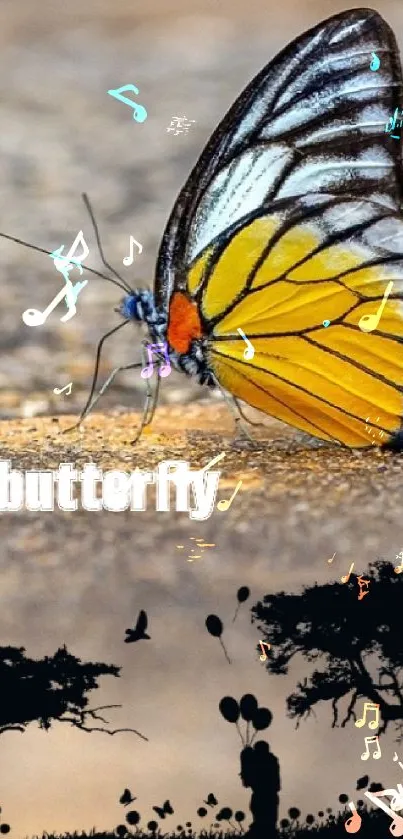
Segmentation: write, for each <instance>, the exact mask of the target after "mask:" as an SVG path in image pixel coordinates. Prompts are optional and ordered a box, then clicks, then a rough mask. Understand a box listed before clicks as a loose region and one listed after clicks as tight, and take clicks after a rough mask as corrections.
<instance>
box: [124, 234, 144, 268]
mask: <svg viewBox="0 0 403 839" xmlns="http://www.w3.org/2000/svg"><path fill="white" fill-rule="evenodd" d="M133 244H135V245H137V247H138V249H139V254H140V253H141V252H142V250H143V245H140V242H137V241H136V239H133V236H130V242H129V246H130V254H129V256H124V257H123V260H122V262H123V265H131V264H132V262H133Z"/></svg>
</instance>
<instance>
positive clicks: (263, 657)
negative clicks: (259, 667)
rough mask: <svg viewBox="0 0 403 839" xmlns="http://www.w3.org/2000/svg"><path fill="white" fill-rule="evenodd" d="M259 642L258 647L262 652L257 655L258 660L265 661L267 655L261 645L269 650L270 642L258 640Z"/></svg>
mask: <svg viewBox="0 0 403 839" xmlns="http://www.w3.org/2000/svg"><path fill="white" fill-rule="evenodd" d="M259 644H260V649H261V650H262V653H263V655H260V656H259V658H260V661H266V658H267V655H266V653H265V651H264V649H263V647H267V649H268V650H270V644H267V643H266V641H259Z"/></svg>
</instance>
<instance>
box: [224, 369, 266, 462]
mask: <svg viewBox="0 0 403 839" xmlns="http://www.w3.org/2000/svg"><path fill="white" fill-rule="evenodd" d="M214 381H215V383H216V385H217V387H218V388H219V390H220V391H221V393H222V395H223V398H224V399H225V401H226V403H227V405H228V407H229V409H230V411H231V413H232V415H233V417H234V419H235V429H236V433H235V438H234V440H233V445H234V446H235V447H236V446H237V444H241V446H242V447H243V446H245V444H247V446H249V447H250V445H251V444H252V446H257V442H256V440H254V439H253V437H251V436H250V434H249V431H248V430H247V428H246V426H245V425H244V423H243V422H242V419H241V417H242V416H243V414H242V411H241V410H240V408H239V405H238V402H237V400H236V398H235V397H234V396H231V397H230V396H228V394H227V393H226V392H225V390H223V388H222V387H221V385H220V383H219V381H218V380H217V379H216V377H215V376H214ZM234 403H235V407H234ZM239 414H241V416H239ZM244 419H246V417H244ZM252 425H254V423H252Z"/></svg>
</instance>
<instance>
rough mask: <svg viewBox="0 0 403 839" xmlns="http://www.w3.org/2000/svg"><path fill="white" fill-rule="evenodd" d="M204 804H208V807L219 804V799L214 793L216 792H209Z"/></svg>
mask: <svg viewBox="0 0 403 839" xmlns="http://www.w3.org/2000/svg"><path fill="white" fill-rule="evenodd" d="M203 804H207V806H208V807H215V806H216V804H218V801H217V799H216V797H215V795H214V793H212V792H209V794H208V796H207V801H203Z"/></svg>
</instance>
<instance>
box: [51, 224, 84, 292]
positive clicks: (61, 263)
mask: <svg viewBox="0 0 403 839" xmlns="http://www.w3.org/2000/svg"><path fill="white" fill-rule="evenodd" d="M79 244H80V245H81V247H82V249H83V252H82V253H81V254H80V256H79V257H74V259H72V256H73V253H75V251H76V249H77V247H78V245H79ZM62 250H64V245H60V248H58V249H57V250H55V251H53V253H51V254H50V256H51V257H52V259H53V261H54V263H55V268H56V269H57V271H60V273H61V274H63V276H64V279H65V280H66V282H67V280H68V279H69V277H68V275H67V276H66V273H67V271H71V270H72V268H74V266H75V267H76V268H78V269H79V271H80V274H82V273H83V268H82V265H81V263H82V261H83V259H85V258H86V257H87V256H88V254H89V252H90V251H89V248H88V245H87V243H86V241H85V239H84V236H83V231H82V230H79V231H78V233H77V236H76V238H75V239H74V242H73V244H72V246H71V248H70V250H69V251H68V252H67V253H66V256H62V255H61V253H62ZM87 282H88V281H87Z"/></svg>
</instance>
